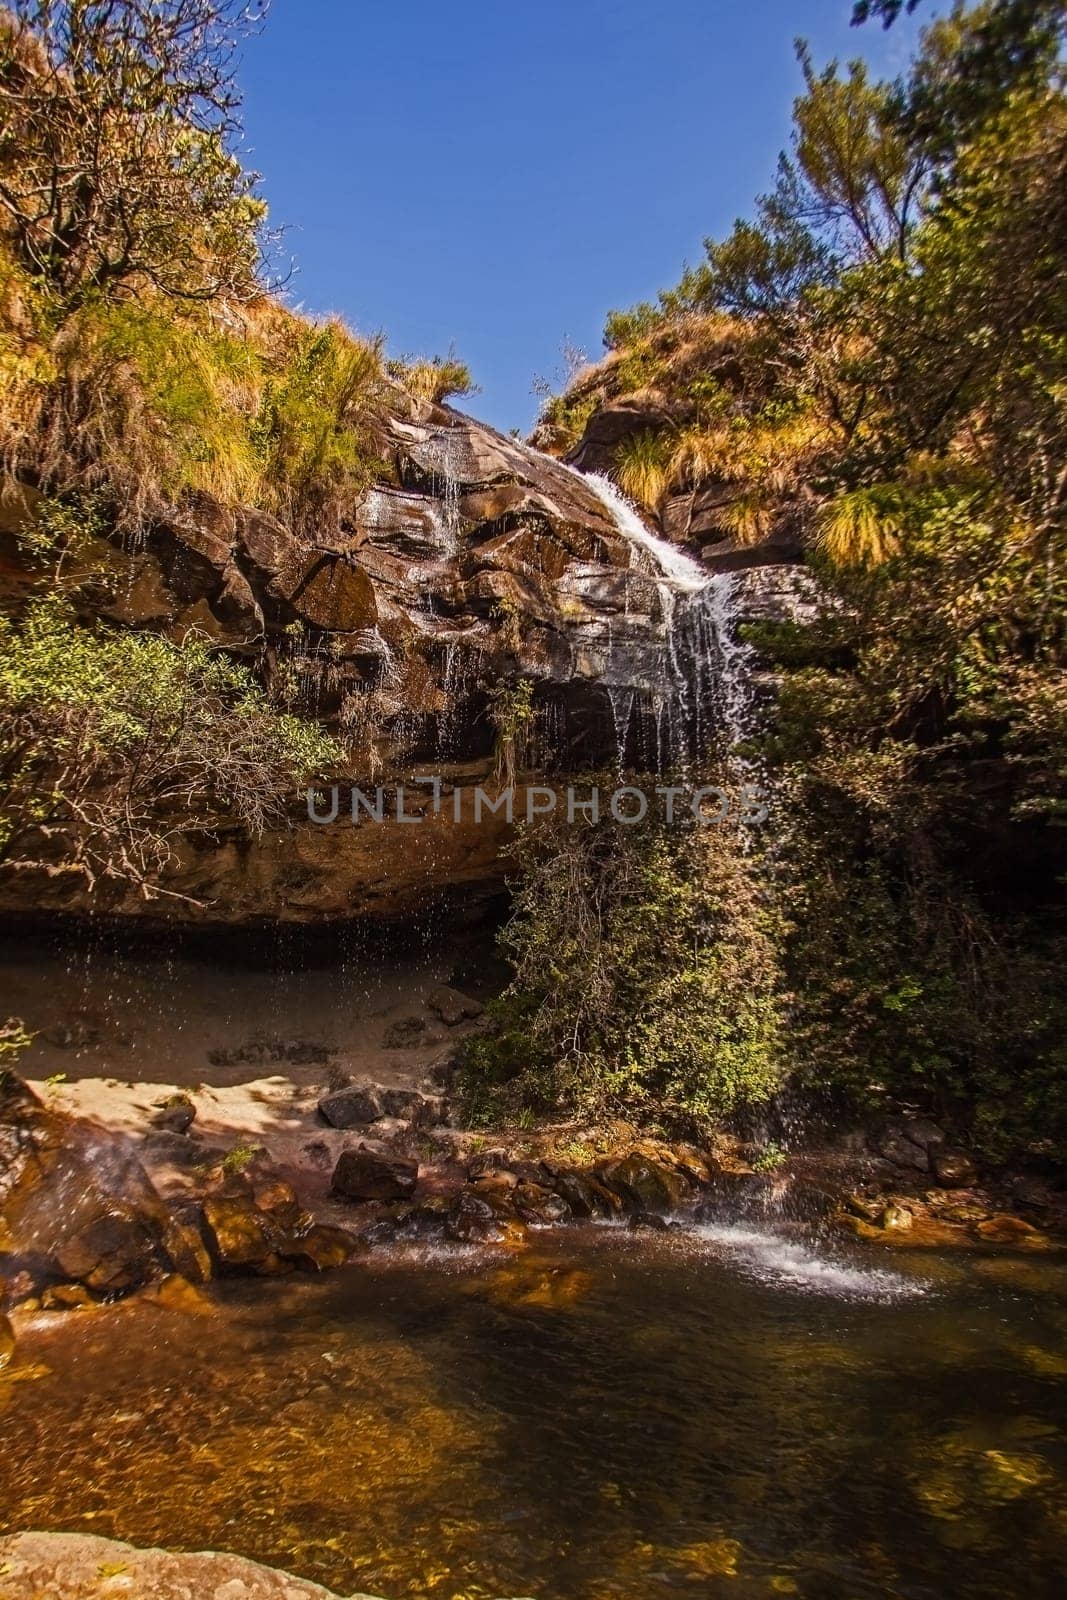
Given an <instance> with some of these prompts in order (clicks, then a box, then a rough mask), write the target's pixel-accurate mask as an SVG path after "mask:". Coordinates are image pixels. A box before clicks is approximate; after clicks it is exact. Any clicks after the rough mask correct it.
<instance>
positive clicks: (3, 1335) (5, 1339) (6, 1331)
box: [0, 1311, 15, 1372]
mask: <svg viewBox="0 0 1067 1600" xmlns="http://www.w3.org/2000/svg"><path fill="white" fill-rule="evenodd" d="M14 1354H15V1330H14V1328H13V1327H12V1326H11V1323H10V1322H9V1321H8V1319H7V1317H5V1316H4V1313H3V1312H2V1311H0V1372H3V1370H4V1368H5V1367H6V1366H7V1364H8V1362H9V1361H10V1360H11V1357H12V1356H13V1355H14Z"/></svg>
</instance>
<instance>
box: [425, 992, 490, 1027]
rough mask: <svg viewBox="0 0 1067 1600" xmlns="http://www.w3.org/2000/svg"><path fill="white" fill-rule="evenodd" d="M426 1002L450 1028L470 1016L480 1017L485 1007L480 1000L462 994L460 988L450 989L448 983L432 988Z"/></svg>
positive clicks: (435, 1014)
mask: <svg viewBox="0 0 1067 1600" xmlns="http://www.w3.org/2000/svg"><path fill="white" fill-rule="evenodd" d="M426 1004H427V1006H428V1007H429V1008H430V1010H431V1011H432V1012H433V1014H434V1016H436V1017H440V1019H441V1021H442V1022H444V1023H446V1024H447V1025H448V1027H450V1028H454V1027H456V1025H457V1024H458V1023H460V1022H465V1021H466V1020H467V1018H468V1017H480V1016H481V1014H482V1011H483V1009H484V1007H483V1006H482V1005H481V1003H480V1002H479V1001H477V1000H472V999H471V997H470V996H469V995H466V994H461V993H460V992H459V990H458V989H450V988H449V987H448V986H447V984H440V985H439V986H438V987H437V988H436V989H431V991H430V993H429V994H428V995H427V996H426Z"/></svg>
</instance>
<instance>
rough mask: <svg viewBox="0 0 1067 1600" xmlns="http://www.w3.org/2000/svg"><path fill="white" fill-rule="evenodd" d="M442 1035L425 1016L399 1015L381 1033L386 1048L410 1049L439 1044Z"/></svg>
mask: <svg viewBox="0 0 1067 1600" xmlns="http://www.w3.org/2000/svg"><path fill="white" fill-rule="evenodd" d="M443 1037H444V1035H443V1034H442V1033H441V1032H440V1031H439V1030H438V1029H437V1028H435V1027H434V1026H433V1025H432V1023H430V1022H428V1021H427V1020H426V1018H425V1017H418V1016H414V1017H399V1018H398V1019H397V1020H396V1022H391V1023H390V1024H389V1026H388V1027H387V1028H386V1030H385V1032H384V1033H383V1034H382V1044H383V1045H384V1046H385V1048H386V1050H412V1049H416V1048H417V1047H418V1046H419V1045H427V1044H439V1043H440V1042H441V1040H442V1038H443Z"/></svg>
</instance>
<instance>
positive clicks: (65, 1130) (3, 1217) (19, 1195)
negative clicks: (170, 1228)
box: [0, 1071, 172, 1297]
mask: <svg viewBox="0 0 1067 1600" xmlns="http://www.w3.org/2000/svg"><path fill="white" fill-rule="evenodd" d="M169 1220H170V1215H169V1212H168V1210H167V1207H166V1206H165V1205H164V1203H163V1201H162V1200H161V1198H160V1196H159V1195H158V1194H157V1192H156V1190H155V1189H154V1188H153V1186H152V1184H151V1182H150V1180H149V1178H148V1175H147V1173H146V1172H145V1170H144V1168H143V1167H142V1166H141V1164H140V1162H139V1161H138V1160H137V1159H136V1157H135V1155H134V1153H133V1145H132V1143H131V1142H130V1141H129V1140H127V1139H124V1138H123V1137H122V1136H120V1135H117V1134H109V1133H106V1132H104V1131H103V1130H101V1129H99V1128H97V1127H95V1125H93V1124H90V1123H85V1122H79V1121H78V1120H77V1119H75V1118H72V1117H68V1116H66V1115H64V1114H62V1113H60V1112H57V1111H54V1110H52V1109H51V1108H49V1107H46V1106H44V1105H42V1104H41V1102H40V1101H39V1100H38V1099H37V1097H36V1096H35V1095H34V1094H32V1093H31V1091H30V1090H29V1089H28V1088H27V1087H26V1085H25V1084H23V1083H22V1082H21V1081H20V1080H19V1079H18V1078H16V1076H15V1074H14V1073H12V1072H10V1071H9V1072H8V1073H7V1074H6V1075H5V1076H4V1077H3V1078H2V1080H0V1271H4V1270H5V1268H10V1269H11V1270H13V1271H16V1272H19V1273H21V1272H28V1273H29V1275H30V1277H31V1278H32V1279H33V1280H34V1281H35V1282H37V1283H40V1284H49V1283H54V1282H56V1281H58V1280H64V1279H65V1280H67V1281H76V1282H80V1283H83V1284H84V1285H85V1286H86V1287H87V1288H89V1289H91V1290H92V1291H93V1292H94V1293H95V1294H100V1295H105V1296H108V1297H111V1296H114V1295H117V1294H123V1293H125V1292H127V1291H128V1290H130V1289H133V1288H137V1287H139V1286H140V1285H141V1284H142V1283H146V1282H148V1281H149V1280H150V1279H151V1278H153V1277H158V1276H161V1275H162V1274H164V1273H166V1272H169V1271H171V1270H172V1262H171V1261H170V1258H169V1256H168V1254H167V1251H166V1247H165V1243H164V1239H165V1234H166V1229H167V1225H168V1223H169ZM5 1256H6V1257H7V1261H6V1262H5V1259H4V1258H5Z"/></svg>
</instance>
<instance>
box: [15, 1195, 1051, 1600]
mask: <svg viewBox="0 0 1067 1600" xmlns="http://www.w3.org/2000/svg"><path fill="white" fill-rule="evenodd" d="M1065 1347H1067V1265H1065V1264H1064V1263H1063V1262H1061V1261H1056V1260H1055V1259H1051V1258H1045V1259H1043V1260H1041V1261H1037V1260H1026V1259H1022V1258H1011V1257H1009V1256H1005V1255H1003V1254H998V1255H993V1254H990V1255H985V1256H981V1255H979V1256H967V1257H953V1256H950V1255H942V1254H930V1253H924V1252H919V1251H910V1252H909V1251H903V1252H888V1251H886V1250H884V1249H882V1250H877V1249H876V1250H874V1251H872V1252H870V1253H865V1252H863V1251H861V1250H859V1249H857V1248H853V1249H851V1250H850V1251H849V1252H848V1253H847V1254H834V1255H832V1256H831V1255H828V1254H827V1253H826V1252H825V1250H824V1249H823V1248H822V1247H819V1248H816V1246H815V1245H814V1244H813V1243H812V1242H811V1241H806V1240H804V1239H803V1238H798V1237H793V1238H784V1237H778V1236H776V1235H774V1234H771V1233H765V1232H762V1231H760V1230H759V1229H754V1228H751V1227H747V1226H746V1227H730V1226H728V1225H722V1226H717V1227H691V1228H689V1229H685V1230H683V1229H679V1230H676V1231H674V1232H671V1233H667V1234H654V1235H650V1234H645V1233H636V1234H635V1233H632V1232H628V1231H627V1230H625V1229H623V1228H621V1227H615V1226H608V1225H602V1226H593V1225H584V1226H574V1227H570V1228H564V1229H559V1230H556V1231H554V1232H544V1233H540V1234H535V1235H534V1236H533V1244H532V1246H531V1247H530V1248H529V1249H527V1250H525V1251H520V1252H518V1253H515V1254H512V1253H508V1252H504V1253H501V1252H494V1251H490V1250H486V1249H479V1248H475V1247H463V1246H459V1245H448V1246H445V1245H436V1246H430V1245H411V1246H405V1247H395V1248H390V1249H388V1250H384V1251H376V1252H374V1253H373V1254H372V1255H371V1256H369V1257H367V1258H364V1259H363V1260H361V1261H359V1262H357V1263H356V1264H354V1265H353V1266H351V1267H349V1268H347V1269H344V1270H342V1271H340V1272H337V1273H333V1274H327V1275H325V1276H323V1277H322V1278H320V1279H316V1280H311V1281H309V1280H307V1279H299V1280H296V1279H289V1280H281V1281H278V1280H275V1281H269V1282H258V1283H247V1282H244V1283H231V1284H222V1285H220V1286H216V1287H215V1288H214V1289H213V1290H212V1291H211V1292H210V1294H208V1295H205V1296H204V1298H203V1301H202V1303H201V1304H200V1306H199V1308H194V1309H193V1310H191V1311H190V1310H182V1311H179V1310H176V1309H164V1308H163V1307H162V1306H160V1305H156V1304H154V1303H152V1301H151V1299H150V1298H147V1299H146V1298H142V1299H136V1298H135V1299H134V1300H132V1301H130V1302H127V1303H125V1304H123V1305H121V1306H118V1307H115V1308H112V1309H110V1310H102V1311H96V1312H88V1313H79V1314H77V1315H76V1316H74V1317H63V1318H51V1319H49V1318H47V1317H38V1318H37V1319H36V1321H35V1322H34V1323H32V1324H31V1325H30V1327H28V1328H27V1330H26V1332H25V1335H24V1338H23V1341H22V1344H21V1346H20V1361H19V1363H18V1365H17V1366H16V1367H15V1368H14V1369H12V1372H11V1374H10V1375H9V1376H10V1378H11V1379H14V1380H15V1381H8V1382H6V1383H4V1384H0V1406H2V1407H3V1408H4V1409H3V1417H2V1427H3V1439H4V1448H3V1450H2V1452H0V1523H2V1526H3V1528H4V1529H5V1530H13V1529H16V1528H50V1529H57V1530H60V1529H61V1530H81V1531H86V1532H92V1533H97V1534H103V1535H107V1536H111V1537H117V1538H121V1539H125V1540H129V1541H132V1542H134V1543H136V1544H141V1545H156V1544H162V1545H166V1546H170V1547H178V1548H190V1549H201V1548H206V1547H213V1548H218V1549H226V1550H231V1551H236V1552H238V1553H240V1554H243V1555H249V1556H253V1557H255V1558H257V1559H259V1560H262V1561H266V1562H269V1563H272V1564H274V1565H278V1566H282V1567H285V1568H287V1569H288V1570H290V1571H295V1572H297V1573H299V1574H301V1575H303V1576H307V1577H310V1578H314V1579H316V1580H317V1581H319V1582H321V1583H324V1584H326V1585H328V1586H330V1587H331V1588H334V1589H336V1590H337V1591H339V1592H340V1593H343V1594H348V1593H351V1592H353V1591H354V1590H362V1591H367V1592H369V1593H372V1594H376V1595H384V1596H387V1597H389V1600H401V1597H409V1596H410V1597H415V1600H421V1597H424V1596H425V1597H448V1600H453V1597H487V1596H502V1595H514V1596H518V1595H523V1596H536V1597H538V1600H638V1597H641V1600H660V1597H667V1596H678V1595H691V1596H701V1597H703V1596H719V1595H724V1596H725V1595H730V1596H736V1597H739V1600H740V1597H749V1596H770V1595H775V1594H778V1595H800V1596H803V1597H806V1600H860V1597H864V1596H902V1597H908V1600H946V1597H948V1596H951V1595H954V1594H960V1593H966V1594H967V1596H968V1600H985V1597H988V1600H1004V1597H1005V1596H1023V1595H1025V1596H1027V1597H1035V1600H1040V1597H1044V1596H1048V1597H1049V1600H1051V1597H1053V1596H1059V1595H1062V1594H1063V1593H1064V1584H1065V1582H1067V1498H1065V1495H1064V1481H1065V1476H1067V1439H1065V1435H1064V1432H1063V1427H1064V1423H1065V1421H1067V1354H1065V1353H1064V1351H1065ZM20 1372H21V1374H22V1379H23V1381H18V1376H19V1373H20Z"/></svg>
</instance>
